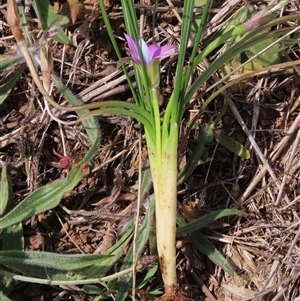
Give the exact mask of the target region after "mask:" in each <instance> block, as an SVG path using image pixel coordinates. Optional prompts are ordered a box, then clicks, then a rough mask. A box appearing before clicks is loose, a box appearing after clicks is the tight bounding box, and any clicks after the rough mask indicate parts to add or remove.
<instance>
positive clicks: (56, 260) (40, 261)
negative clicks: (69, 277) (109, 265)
mask: <svg viewBox="0 0 300 301" xmlns="http://www.w3.org/2000/svg"><path fill="white" fill-rule="evenodd" d="M111 257H112V255H84V256H83V255H81V254H80V255H68V256H66V255H63V254H55V253H49V252H33V251H28V252H23V251H0V262H1V264H3V265H5V266H6V267H9V268H15V269H18V268H19V266H20V265H27V266H40V267H43V268H45V267H47V268H53V269H57V270H66V271H72V270H77V269H81V268H83V267H86V266H91V265H93V264H96V263H98V262H99V260H101V259H102V258H111Z"/></svg>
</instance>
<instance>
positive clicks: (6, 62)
mask: <svg viewBox="0 0 300 301" xmlns="http://www.w3.org/2000/svg"><path fill="white" fill-rule="evenodd" d="M22 60H24V58H23V56H22V55H17V54H3V55H0V71H3V70H5V69H6V68H7V67H10V66H12V65H13V64H14V63H17V62H21V61H22Z"/></svg>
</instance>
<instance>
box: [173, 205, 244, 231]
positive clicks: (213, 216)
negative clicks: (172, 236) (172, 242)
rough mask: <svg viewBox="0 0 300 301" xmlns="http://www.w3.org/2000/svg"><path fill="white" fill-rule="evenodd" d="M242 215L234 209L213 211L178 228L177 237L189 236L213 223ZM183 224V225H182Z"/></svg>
mask: <svg viewBox="0 0 300 301" xmlns="http://www.w3.org/2000/svg"><path fill="white" fill-rule="evenodd" d="M239 214H241V211H239V210H234V209H221V210H217V211H213V212H211V213H208V214H205V215H204V216H202V217H200V218H198V219H196V220H195V221H193V222H191V223H188V224H185V225H184V226H181V225H180V227H179V228H177V231H176V235H177V236H180V235H183V234H188V233H191V232H194V231H197V230H199V229H201V228H203V227H205V226H206V225H208V224H210V223H212V222H213V221H215V220H217V219H219V218H221V217H225V216H230V215H239ZM181 224H182V223H181Z"/></svg>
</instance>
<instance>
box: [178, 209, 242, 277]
mask: <svg viewBox="0 0 300 301" xmlns="http://www.w3.org/2000/svg"><path fill="white" fill-rule="evenodd" d="M234 211H236V210H234ZM177 222H178V225H179V226H180V228H179V229H185V227H186V226H188V225H189V224H187V223H186V222H185V220H184V218H183V217H182V216H181V215H177ZM188 236H189V238H190V240H191V241H192V243H193V244H194V245H195V247H196V248H197V249H198V250H199V251H200V252H201V253H203V254H204V255H206V256H207V257H208V258H209V259H210V260H211V261H212V262H213V263H215V264H216V265H219V266H220V267H222V268H223V269H224V270H225V271H226V272H227V273H229V274H230V275H233V273H234V271H233V268H232V267H231V265H230V264H229V262H228V261H227V260H226V259H225V258H224V256H223V255H222V254H221V252H220V251H219V250H218V249H217V248H216V247H215V246H214V245H213V244H212V243H211V242H210V241H209V240H208V239H207V238H206V237H205V236H204V235H202V234H201V233H200V232H199V231H197V232H193V233H192V234H189V235H188Z"/></svg>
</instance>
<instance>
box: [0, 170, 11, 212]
mask: <svg viewBox="0 0 300 301" xmlns="http://www.w3.org/2000/svg"><path fill="white" fill-rule="evenodd" d="M11 197H12V186H11V180H10V177H9V175H8V172H7V166H6V165H4V166H3V168H2V173H1V181H0V216H1V215H3V214H4V212H5V209H6V207H7V204H8V203H9V200H10V199H11Z"/></svg>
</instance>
